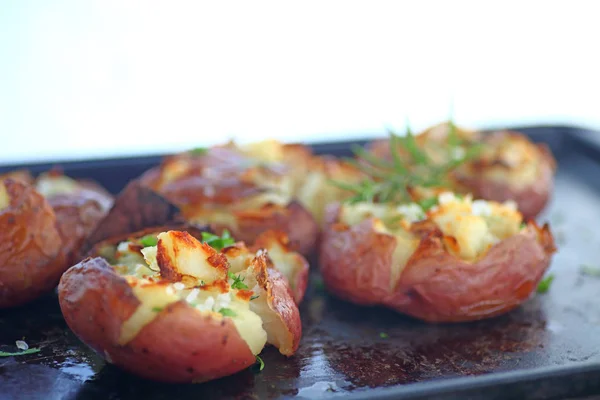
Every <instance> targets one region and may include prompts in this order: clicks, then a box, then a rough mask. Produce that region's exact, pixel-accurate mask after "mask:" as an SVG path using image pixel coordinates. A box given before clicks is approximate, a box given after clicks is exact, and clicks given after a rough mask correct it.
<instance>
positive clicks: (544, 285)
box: [537, 274, 554, 293]
mask: <svg viewBox="0 0 600 400" xmlns="http://www.w3.org/2000/svg"><path fill="white" fill-rule="evenodd" d="M553 280H554V274H549V275H548V276H547V277H545V278H544V279H542V280H541V281H540V283H539V285H538V287H537V292H538V293H547V292H548V290H550V285H551V284H552V281H553Z"/></svg>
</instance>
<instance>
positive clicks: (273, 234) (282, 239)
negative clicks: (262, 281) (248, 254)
mask: <svg viewBox="0 0 600 400" xmlns="http://www.w3.org/2000/svg"><path fill="white" fill-rule="evenodd" d="M272 242H277V243H278V244H279V245H280V246H281V247H282V248H283V249H284V251H285V252H292V251H293V250H292V249H291V248H290V247H289V243H290V241H289V238H288V236H287V234H285V233H284V232H281V231H266V232H263V233H261V234H260V235H259V236H258V237H257V238H256V240H255V241H254V243H253V244H252V246H251V248H250V250H251V251H252V252H254V253H256V252H257V251H259V250H260V249H268V248H269V247H270V243H272ZM294 259H295V263H296V264H297V265H300V266H301V269H300V270H299V271H298V272H297V273H296V275H295V276H293V277H291V279H289V280H288V279H286V277H285V276H284V277H283V278H284V279H286V280H287V281H288V284H289V286H290V290H291V291H292V293H293V295H294V301H295V302H296V304H300V303H301V302H302V299H303V298H304V294H305V293H306V288H307V286H308V273H309V269H310V265H309V264H308V261H307V260H306V258H304V257H303V256H302V255H300V254H295V257H294ZM267 262H268V265H270V266H271V265H273V263H272V260H271V259H270V258H268V259H267ZM273 268H275V269H277V266H276V265H273ZM282 276H283V275H282Z"/></svg>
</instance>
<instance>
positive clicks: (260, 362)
mask: <svg viewBox="0 0 600 400" xmlns="http://www.w3.org/2000/svg"><path fill="white" fill-rule="evenodd" d="M256 363H257V364H258V370H259V371H262V370H263V369H265V362H264V361H263V360H262V358H260V357H259V356H256Z"/></svg>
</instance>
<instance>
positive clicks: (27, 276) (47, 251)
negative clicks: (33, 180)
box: [0, 178, 67, 308]
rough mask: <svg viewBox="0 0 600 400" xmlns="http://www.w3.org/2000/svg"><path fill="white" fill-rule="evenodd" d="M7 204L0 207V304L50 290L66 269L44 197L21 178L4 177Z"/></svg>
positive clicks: (17, 302) (16, 302)
mask: <svg viewBox="0 0 600 400" xmlns="http://www.w3.org/2000/svg"><path fill="white" fill-rule="evenodd" d="M4 185H5V187H6V190H7V192H8V194H9V197H10V205H9V207H8V208H6V209H4V210H1V211H0V238H1V240H0V308H4V307H13V306H16V305H20V304H23V303H26V302H28V301H31V300H33V299H35V298H37V297H39V296H40V295H41V294H43V293H45V292H48V291H50V290H51V289H52V288H53V287H54V286H56V284H57V283H58V280H59V279H60V275H61V274H62V273H63V271H64V270H65V269H66V267H67V265H66V264H65V259H64V258H63V256H62V254H63V253H62V240H61V237H60V234H59V231H58V229H57V227H56V215H55V213H54V211H53V210H52V207H50V205H49V204H48V202H47V201H46V199H44V197H43V196H42V195H40V194H39V193H38V192H37V191H35V189H34V188H33V187H31V186H29V185H27V184H25V183H23V182H21V181H17V180H13V179H10V178H9V179H6V180H4Z"/></svg>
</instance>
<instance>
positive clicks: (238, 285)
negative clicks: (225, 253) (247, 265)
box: [227, 271, 248, 290]
mask: <svg viewBox="0 0 600 400" xmlns="http://www.w3.org/2000/svg"><path fill="white" fill-rule="evenodd" d="M227 276H229V279H233V283H232V284H231V288H232V289H238V290H239V289H248V285H246V284H245V283H244V279H246V278H240V276H239V275H235V274H234V273H233V272H231V271H228V272H227Z"/></svg>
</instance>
